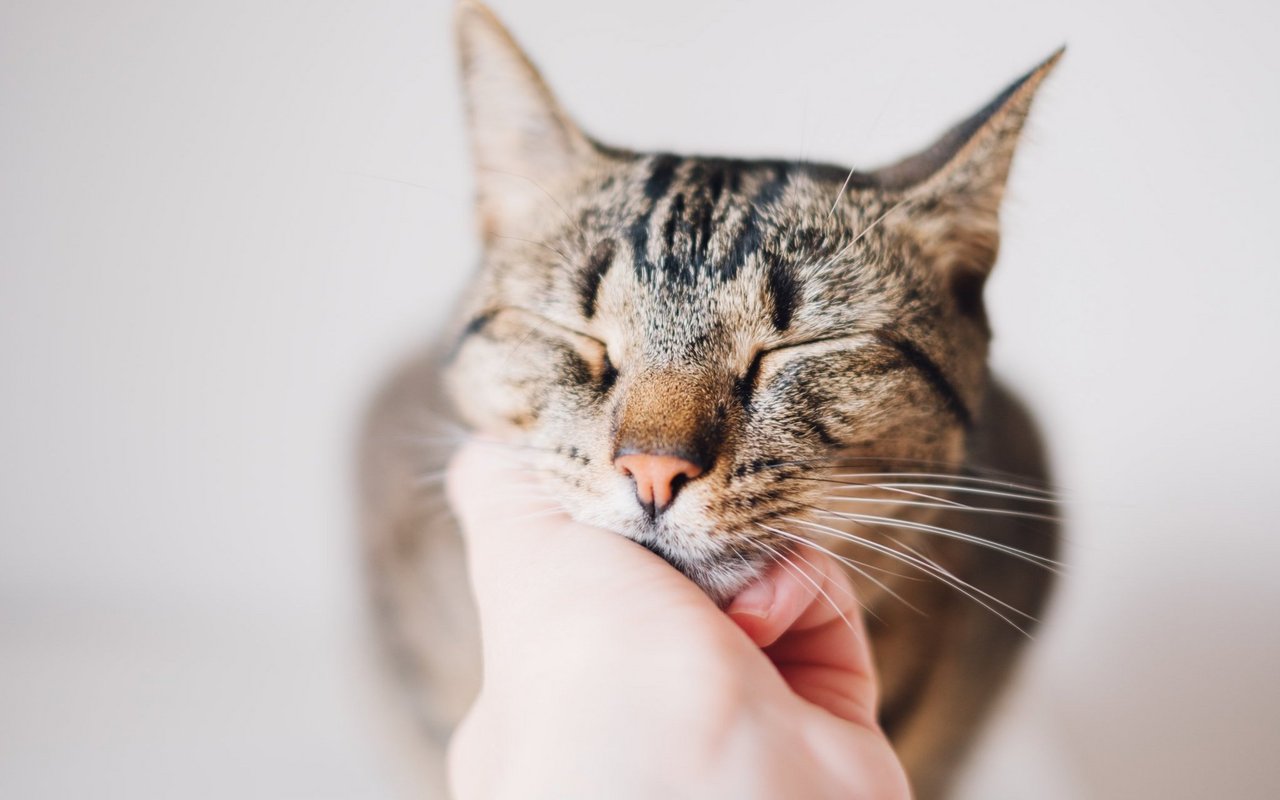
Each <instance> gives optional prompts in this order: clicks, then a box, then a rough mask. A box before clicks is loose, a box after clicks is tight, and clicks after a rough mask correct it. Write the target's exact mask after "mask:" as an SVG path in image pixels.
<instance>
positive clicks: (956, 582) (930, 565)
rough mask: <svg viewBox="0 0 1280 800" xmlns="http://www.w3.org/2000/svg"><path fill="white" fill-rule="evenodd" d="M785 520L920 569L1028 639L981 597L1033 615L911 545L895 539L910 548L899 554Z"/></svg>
mask: <svg viewBox="0 0 1280 800" xmlns="http://www.w3.org/2000/svg"><path fill="white" fill-rule="evenodd" d="M789 521H791V522H794V523H796V524H799V525H802V526H804V527H806V528H810V529H812V530H815V531H817V532H819V533H824V534H827V535H829V536H834V537H835V538H837V539H841V540H843V541H847V542H850V543H852V544H857V545H861V546H863V547H867V548H869V549H871V550H874V551H876V552H879V553H883V554H884V555H887V556H889V557H890V558H894V559H896V560H899V561H902V562H903V563H905V564H909V565H911V566H914V567H915V568H917V569H919V570H921V571H922V572H925V573H926V574H928V575H930V576H932V577H934V578H936V579H937V580H940V581H942V582H943V583H944V584H946V585H948V586H950V587H951V588H953V589H955V590H956V591H958V592H960V593H961V594H963V595H965V596H966V597H968V598H969V599H971V600H973V601H974V602H976V603H978V604H979V605H981V606H982V607H983V608H985V609H987V610H988V611H990V612H991V613H992V614H995V615H996V616H997V617H999V618H1000V619H1002V620H1004V621H1005V622H1006V623H1008V624H1009V625H1010V626H1012V627H1013V628H1014V630H1016V631H1018V632H1019V633H1021V634H1022V635H1023V636H1026V637H1027V638H1028V639H1030V638H1032V637H1031V633H1030V632H1029V631H1027V630H1026V629H1025V628H1023V627H1022V626H1021V625H1019V624H1018V623H1016V622H1014V621H1013V620H1012V619H1010V618H1009V617H1008V616H1007V615H1005V614H1004V613H1002V612H1001V611H1000V610H999V609H997V608H995V607H994V606H992V605H991V604H990V603H988V602H986V600H984V599H983V598H986V599H987V600H990V601H991V602H993V603H996V604H998V605H1000V606H1002V607H1004V608H1006V609H1008V610H1009V611H1010V612H1012V613H1014V614H1017V615H1018V616H1021V617H1024V618H1026V619H1027V620H1029V621H1031V622H1033V623H1034V622H1035V621H1036V619H1035V617H1033V616H1031V615H1030V614H1028V613H1026V612H1025V611H1022V610H1021V609H1018V608H1016V607H1014V606H1012V605H1010V604H1009V603H1006V602H1005V601H1003V600H1001V599H1000V598H998V597H996V596H995V595H992V594H990V593H989V592H985V591H983V590H982V589H979V588H978V587H976V586H974V585H973V584H971V583H969V582H968V581H966V580H964V579H963V578H960V577H958V576H956V575H955V574H954V573H952V572H951V571H950V570H948V569H946V568H945V567H943V566H942V565H940V564H938V563H937V562H936V561H934V560H933V559H931V558H928V557H926V556H924V555H921V554H919V553H917V552H916V551H914V550H911V548H909V547H907V546H906V545H905V544H903V543H901V542H897V541H895V544H899V545H901V546H903V547H907V549H908V550H911V553H910V554H908V553H903V552H902V551H900V550H895V549H893V548H892V547H888V546H887V545H883V544H880V543H879V542H875V541H872V540H870V539H866V538H864V537H861V536H855V535H854V534H851V533H848V532H846V531H842V530H839V529H837V528H832V527H830V526H827V525H822V524H820V523H816V522H809V521H807V520H797V519H790V520H789Z"/></svg>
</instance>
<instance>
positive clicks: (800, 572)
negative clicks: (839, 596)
mask: <svg viewBox="0 0 1280 800" xmlns="http://www.w3.org/2000/svg"><path fill="white" fill-rule="evenodd" d="M760 545H761V546H762V547H764V548H765V549H766V550H769V551H771V552H773V553H775V554H776V555H777V556H778V557H779V558H781V559H782V561H781V562H780V563H781V564H782V565H783V566H784V567H788V566H789V567H790V569H791V571H792V574H794V575H797V576H799V577H800V578H803V579H804V580H805V581H806V582H808V584H809V585H810V586H812V587H813V588H814V589H815V590H817V592H818V594H820V595H822V598H823V599H824V600H826V601H827V604H828V605H830V606H831V610H832V611H834V612H836V614H838V615H839V617H840V619H841V620H843V621H844V624H845V625H847V626H848V628H849V631H850V632H851V633H853V635H854V636H857V635H858V629H857V628H856V627H854V624H853V621H852V620H850V619H849V618H848V617H847V616H845V613H844V612H843V611H841V610H840V606H839V605H838V604H837V603H836V601H835V600H834V599H833V598H832V597H831V595H830V594H828V593H827V591H826V590H825V589H823V588H822V585H821V584H819V583H818V582H817V581H816V580H814V579H813V578H811V577H809V576H808V575H806V574H805V571H804V570H802V569H800V567H798V566H796V565H795V563H794V562H792V561H791V559H789V558H787V554H786V553H783V552H780V551H778V550H776V549H775V548H774V547H773V546H772V545H769V544H767V543H765V542H760ZM793 552H794V551H793ZM805 563H807V564H809V566H811V567H812V566H813V564H812V562H808V561H806V562H805ZM854 600H855V602H857V603H858V605H860V606H862V602H861V601H860V600H858V599H857V598H856V597H855V598H854ZM862 608H863V609H864V610H866V611H867V613H871V612H870V610H868V609H867V608H866V606H862Z"/></svg>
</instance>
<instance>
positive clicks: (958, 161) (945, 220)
mask: <svg viewBox="0 0 1280 800" xmlns="http://www.w3.org/2000/svg"><path fill="white" fill-rule="evenodd" d="M1064 49H1065V48H1059V49H1058V51H1057V52H1055V53H1054V54H1053V55H1051V56H1049V58H1048V59H1046V60H1045V61H1044V62H1043V63H1041V64H1040V65H1039V66H1037V67H1036V68H1035V69H1033V70H1031V71H1030V72H1028V73H1027V74H1026V75H1024V76H1023V77H1021V78H1019V79H1018V80H1017V81H1014V82H1013V84H1011V85H1010V86H1009V87H1008V88H1006V89H1005V90H1004V91H1003V92H1001V93H1000V94H999V95H997V96H996V98H995V99H994V100H992V101H991V102H990V103H988V104H987V105H986V106H984V107H983V108H982V109H981V110H980V111H978V113H976V114H974V115H973V116H971V117H969V118H968V119H966V120H964V121H963V122H961V123H960V124H958V125H956V126H955V127H953V128H951V129H950V130H949V131H947V132H946V133H944V134H943V135H942V137H941V138H939V139H938V140H937V141H936V142H934V143H933V144H932V145H931V146H929V147H928V148H927V149H925V150H923V151H921V152H919V153H917V154H915V155H913V156H909V157H908V158H905V159H903V160H902V161H899V162H897V163H896V164H892V165H890V166H888V167H884V168H882V169H880V170H878V171H877V172H876V173H875V179H876V182H877V183H878V185H879V186H880V187H881V188H882V189H883V190H885V191H886V192H888V193H890V194H891V195H897V196H898V197H899V198H900V199H902V200H903V201H904V205H905V206H906V208H905V209H904V211H905V212H906V213H904V214H903V215H902V217H901V218H900V219H899V220H898V224H900V225H906V226H910V228H911V233H912V235H913V236H914V237H915V239H916V240H917V241H918V243H919V244H920V245H921V246H922V247H923V249H924V253H925V256H926V257H927V258H930V260H932V261H934V262H935V263H937V264H938V266H939V268H940V269H943V270H946V271H947V274H948V276H949V278H950V279H951V281H952V285H953V287H954V288H955V289H956V296H957V300H959V301H960V303H961V305H962V307H968V308H967V309H966V310H975V311H976V310H979V309H980V308H981V290H982V284H983V282H984V280H985V278H986V276H987V274H988V273H989V272H990V271H991V267H992V265H993V264H994V263H995V260H996V252H997V250H998V249H999V243H1000V234H999V212H1000V200H1001V198H1002V197H1003V196H1004V187H1005V182H1006V181H1007V179H1008V177H1009V167H1010V165H1011V164H1012V162H1013V153H1014V150H1015V149H1016V148H1017V144H1018V137H1019V134H1020V133H1021V132H1022V125H1023V123H1024V122H1025V121H1026V118H1027V113H1028V112H1029V111H1030V110H1031V101H1032V100H1033V99H1034V98H1035V95H1036V90H1037V89H1039V88H1040V85H1041V83H1043V81H1044V79H1045V78H1046V77H1047V76H1048V75H1049V73H1050V72H1051V71H1052V70H1053V67H1054V66H1055V65H1056V64H1057V63H1058V60H1059V59H1060V58H1061V57H1062V53H1063V50H1064Z"/></svg>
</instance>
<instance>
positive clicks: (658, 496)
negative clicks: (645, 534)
mask: <svg viewBox="0 0 1280 800" xmlns="http://www.w3.org/2000/svg"><path fill="white" fill-rule="evenodd" d="M613 465H614V466H615V467H617V468H618V472H621V473H622V474H623V475H629V476H631V479H632V480H634V481H635V483H636V497H637V498H638V499H639V500H640V505H642V506H644V509H645V511H647V512H649V517H650V518H653V517H656V516H657V515H659V514H661V513H662V512H663V511H665V510H666V509H667V506H669V505H671V501H672V500H675V499H676V492H678V491H680V487H681V486H684V485H685V484H686V483H688V482H689V481H691V480H693V479H694V478H696V477H698V476H699V475H701V474H702V467H699V466H698V465H697V464H694V463H693V462H692V461H686V460H685V459H683V458H680V457H679V456H655V455H649V454H648V453H628V454H627V455H623V456H618V457H617V458H615V459H614V460H613Z"/></svg>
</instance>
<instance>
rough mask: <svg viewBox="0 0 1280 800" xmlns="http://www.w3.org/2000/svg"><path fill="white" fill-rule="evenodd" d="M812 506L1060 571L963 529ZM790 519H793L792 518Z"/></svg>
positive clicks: (1054, 563) (1044, 559)
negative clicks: (956, 542)
mask: <svg viewBox="0 0 1280 800" xmlns="http://www.w3.org/2000/svg"><path fill="white" fill-rule="evenodd" d="M812 508H813V510H815V511H818V512H819V513H821V514H824V515H826V516H829V517H832V518H835V519H843V520H851V521H853V522H861V523H866V524H868V525H872V526H875V525H883V526H885V527H889V528H900V529H902V530H909V531H917V532H919V533H932V534H935V535H938V536H943V537H946V538H948V539H955V540H957V541H962V542H967V543H969V544H973V545H977V546H978V547H984V548H987V549H988V550H995V551H997V552H1000V553H1004V554H1005V555H1008V556H1011V557H1013V558H1017V559H1019V560H1021V561H1026V562H1027V563H1029V564H1035V565H1036V566H1038V567H1041V568H1042V569H1046V570H1048V571H1049V572H1052V573H1054V574H1061V572H1062V566H1063V565H1062V564H1061V563H1060V562H1058V561H1055V560H1053V559H1052V558H1049V557H1047V556H1041V555H1037V554H1035V553H1031V552H1028V551H1026V550H1022V549H1020V548H1017V547H1013V546H1012V545H1007V544H1002V543H1000V542H994V541H992V540H990V539H984V538H983V537H981V536H975V535H974V534H972V533H964V532H963V531H956V530H952V529H951V528H943V527H941V526H939V525H928V524H926V523H923V522H913V521H910V520H903V519H895V518H893V517H878V516H875V515H871V514H853V513H849V512H846V511H832V510H830V509H825V508H820V507H818V506H813V507H812ZM784 519H785V518H784ZM792 521H794V519H793V520H792Z"/></svg>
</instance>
